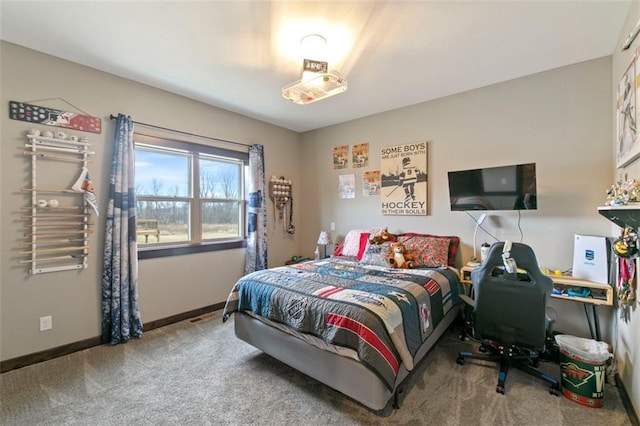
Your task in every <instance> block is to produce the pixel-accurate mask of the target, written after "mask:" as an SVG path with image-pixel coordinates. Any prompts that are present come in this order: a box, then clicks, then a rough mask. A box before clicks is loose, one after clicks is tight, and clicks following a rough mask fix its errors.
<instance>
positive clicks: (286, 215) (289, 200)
mask: <svg viewBox="0 0 640 426" xmlns="http://www.w3.org/2000/svg"><path fill="white" fill-rule="evenodd" d="M269 198H271V201H272V202H273V227H274V229H275V228H276V227H277V224H278V221H280V222H281V223H282V228H283V230H284V231H285V232H287V233H288V234H292V235H293V234H294V233H295V232H296V228H295V227H294V226H293V191H292V184H291V180H289V179H286V178H285V177H284V176H281V177H279V178H278V177H275V176H271V179H270V180H269Z"/></svg>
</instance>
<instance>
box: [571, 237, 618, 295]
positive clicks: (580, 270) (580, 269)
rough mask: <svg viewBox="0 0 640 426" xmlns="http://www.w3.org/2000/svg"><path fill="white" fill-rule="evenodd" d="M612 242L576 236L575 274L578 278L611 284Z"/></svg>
mask: <svg viewBox="0 0 640 426" xmlns="http://www.w3.org/2000/svg"><path fill="white" fill-rule="evenodd" d="M610 259H611V242H610V240H609V239H608V238H607V237H601V236H596V235H578V234H576V235H575V240H574V244H573V272H572V275H573V276H574V277H576V278H582V279H585V280H589V281H594V282H597V283H603V284H611V282H610V277H611V272H610V271H611V262H610Z"/></svg>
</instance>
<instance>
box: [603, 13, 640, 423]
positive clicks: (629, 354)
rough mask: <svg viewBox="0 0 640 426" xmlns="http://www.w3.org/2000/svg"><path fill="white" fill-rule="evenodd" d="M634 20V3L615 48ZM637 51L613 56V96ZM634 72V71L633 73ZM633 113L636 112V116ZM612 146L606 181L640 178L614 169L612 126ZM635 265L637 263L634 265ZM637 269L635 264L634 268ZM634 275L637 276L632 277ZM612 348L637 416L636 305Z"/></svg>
mask: <svg viewBox="0 0 640 426" xmlns="http://www.w3.org/2000/svg"><path fill="white" fill-rule="evenodd" d="M638 20H640V3H639V2H637V1H634V2H632V5H631V10H630V11H629V15H628V16H627V20H626V22H625V25H624V27H623V29H622V31H621V32H620V38H619V40H618V46H621V45H622V43H623V42H624V41H625V40H626V38H627V36H628V35H629V33H631V31H632V30H633V28H634V27H635V25H636V24H637V22H638ZM639 47H640V38H636V40H635V41H634V42H633V44H632V45H631V47H630V48H629V49H628V50H625V51H624V52H620V50H619V49H616V51H615V52H614V54H613V73H612V81H611V92H612V93H614V94H615V93H616V92H617V85H618V82H619V80H620V77H622V75H623V74H624V72H625V71H626V70H627V67H628V66H629V64H630V63H631V59H632V57H633V55H634V53H635V52H636V50H637V49H638V48H639ZM636 72H637V70H636ZM615 111H616V109H615V103H614V104H613V105H612V107H611V115H612V120H614V123H615ZM636 113H637V112H636ZM611 140H613V142H612V143H611V144H610V145H609V149H611V151H612V154H611V155H612V157H613V160H612V169H613V170H612V174H611V176H610V180H611V181H612V182H614V181H615V180H616V179H619V178H620V176H622V175H623V174H624V173H626V174H628V177H629V179H638V178H640V161H639V160H636V161H635V162H633V163H631V164H630V165H629V166H627V167H626V168H624V169H620V170H618V169H615V153H616V143H615V140H616V138H615V126H614V129H613V133H612V136H611ZM611 235H616V236H617V235H619V228H618V227H617V226H615V225H612V227H611ZM636 262H638V261H636ZM638 266H640V265H639V264H638V263H636V267H638ZM636 275H637V274H636ZM613 341H614V344H615V347H616V360H617V363H616V364H617V366H618V371H619V374H620V377H621V379H622V381H623V383H624V386H625V389H626V391H627V393H628V394H629V398H630V399H631V402H632V404H633V406H634V409H635V412H636V415H637V416H640V344H638V342H640V312H639V310H638V302H636V306H635V308H634V309H632V310H631V312H630V316H629V320H628V321H623V320H622V319H621V318H620V317H619V316H617V324H616V333H615V335H614V338H613Z"/></svg>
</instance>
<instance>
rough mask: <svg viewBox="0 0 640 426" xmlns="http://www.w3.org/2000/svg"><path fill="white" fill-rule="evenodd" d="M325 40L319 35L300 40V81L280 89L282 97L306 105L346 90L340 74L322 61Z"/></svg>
mask: <svg viewBox="0 0 640 426" xmlns="http://www.w3.org/2000/svg"><path fill="white" fill-rule="evenodd" d="M326 43H327V40H326V39H325V38H324V37H323V36H321V35H319V34H309V35H307V36H304V37H303V38H302V40H300V44H301V45H302V48H303V50H304V55H305V56H306V55H309V56H308V57H313V58H314V59H303V61H302V75H301V78H300V80H298V81H295V82H293V83H291V84H289V85H287V86H285V87H283V88H282V97H283V98H285V99H288V100H290V101H292V102H294V103H296V104H299V105H307V104H310V103H313V102H316V101H319V100H321V99H326V98H328V97H330V96H334V95H337V94H340V93H342V92H344V91H346V90H347V87H348V85H347V81H346V80H345V79H344V78H342V74H340V73H339V72H338V71H335V70H329V63H328V62H325V61H322V60H320V59H322V58H323V57H324V56H325V55H324V49H326Z"/></svg>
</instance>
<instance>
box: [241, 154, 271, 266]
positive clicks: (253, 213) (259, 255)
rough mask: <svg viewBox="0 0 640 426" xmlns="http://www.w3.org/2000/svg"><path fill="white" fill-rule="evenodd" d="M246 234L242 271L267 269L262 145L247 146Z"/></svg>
mask: <svg viewBox="0 0 640 426" xmlns="http://www.w3.org/2000/svg"><path fill="white" fill-rule="evenodd" d="M247 181H248V191H249V194H248V201H249V206H248V215H247V216H248V227H247V228H248V235H247V259H246V261H245V265H244V273H245V274H249V273H251V272H254V271H258V270H261V269H267V206H266V200H265V195H266V192H265V188H266V183H265V176H264V147H263V146H262V145H256V144H254V145H251V146H250V147H249V176H248V179H247Z"/></svg>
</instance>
